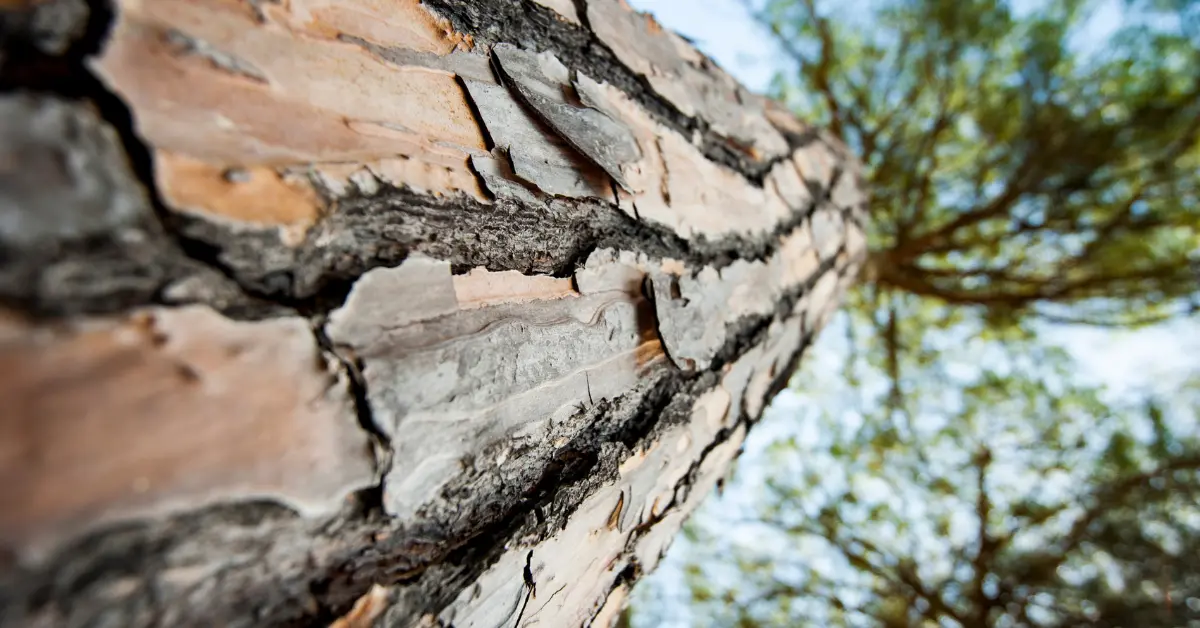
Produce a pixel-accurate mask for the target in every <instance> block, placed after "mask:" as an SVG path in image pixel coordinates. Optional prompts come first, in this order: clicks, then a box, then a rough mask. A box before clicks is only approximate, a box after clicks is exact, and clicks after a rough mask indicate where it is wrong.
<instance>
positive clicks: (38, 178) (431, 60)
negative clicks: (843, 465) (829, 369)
mask: <svg viewBox="0 0 1200 628" xmlns="http://www.w3.org/2000/svg"><path fill="white" fill-rule="evenodd" d="M0 44H2V48H0V54H2V59H0V62H2V63H3V65H2V66H0V86H2V87H3V93H0V250H2V251H3V255H0V296H2V298H3V310H0V314H2V316H0V369H2V372H3V378H0V395H2V398H3V401H4V404H5V406H6V407H5V409H4V412H3V414H2V415H0V472H2V474H3V479H4V481H3V483H2V484H0V623H3V625H5V626H8V625H38V626H84V625H87V626H144V625H163V626H192V625H204V626H243V625H255V626H276V625H310V624H318V623H324V624H328V623H330V622H333V625H336V626H341V627H351V626H368V625H376V624H377V625H388V626H435V625H453V626H457V627H460V628H463V627H467V626H483V627H486V628H492V627H493V626H516V625H525V624H533V623H538V624H539V625H545V626H574V625H587V624H590V625H593V626H603V625H611V623H612V622H613V621H614V619H615V618H616V616H617V615H618V614H619V611H620V609H621V606H622V604H623V601H624V598H625V594H626V593H627V592H628V590H629V587H630V586H631V585H632V583H633V582H634V581H636V580H637V579H638V578H639V577H640V576H641V575H642V574H644V573H646V572H648V571H649V570H651V569H653V568H654V566H655V564H656V563H657V561H658V560H659V558H660V556H661V555H662V553H663V551H664V550H665V548H666V547H667V545H668V544H669V543H670V541H671V538H672V536H673V535H674V534H675V533H676V532H677V531H678V529H679V527H680V525H682V523H683V521H684V519H685V518H686V517H687V515H688V513H689V512H691V511H692V510H693V509H694V508H695V507H696V505H697V504H698V503H699V501H700V500H701V499H702V498H703V497H704V495H705V494H706V493H707V492H708V491H709V490H710V489H711V488H712V487H713V485H714V483H716V482H717V481H718V480H719V479H720V478H721V477H722V476H723V475H724V474H725V473H726V472H727V471H728V468H729V466H730V464H731V462H732V461H733V460H734V459H735V458H736V456H737V454H738V450H739V447H740V444H741V442H742V439H743V437H744V436H745V434H746V430H747V429H749V428H750V427H751V426H752V425H753V424H754V421H755V420H756V419H757V418H758V416H759V415H760V413H761V411H762V409H763V405H764V404H765V403H766V402H767V400H768V399H769V398H770V397H771V396H772V395H773V394H774V393H775V392H776V391H778V390H779V389H780V388H781V387H782V386H783V385H784V384H785V382H786V381H787V379H788V377H789V375H790V374H791V373H792V371H793V369H794V367H795V364H796V362H797V360H798V359H799V357H800V354H801V353H802V351H803V350H804V348H805V347H806V346H807V345H808V343H809V342H810V340H811V339H812V337H813V334H814V333H815V332H816V330H818V329H819V328H820V327H821V324H822V322H823V321H824V320H826V318H827V317H828V316H829V314H830V313H831V312H832V311H833V310H834V309H835V308H836V305H837V301H838V299H839V295H840V293H841V291H842V290H843V289H844V288H845V285H846V284H847V283H848V282H849V281H851V280H852V277H853V274H854V272H855V271H856V269H857V267H858V265H859V263H860V261H861V257H862V253H863V251H864V241H863V236H862V220H863V215H864V199H863V196H862V195H861V193H860V191H859V178H858V176H857V174H856V171H855V170H854V169H853V168H854V166H853V161H852V159H851V158H850V157H849V156H848V155H847V154H846V150H845V149H844V147H842V146H841V145H840V144H838V142H837V141H836V140H834V139H832V138H830V137H827V136H826V135H824V134H823V133H821V132H818V131H815V130H812V129H810V128H808V127H806V126H805V125H803V124H801V123H800V122H798V121H796V120H794V119H792V118H790V117H789V116H788V114H786V112H784V111H783V110H782V109H781V108H779V106H778V105H775V104H772V103H770V102H767V101H765V100H763V99H761V98H759V97H757V96H754V95H751V94H749V93H747V92H745V91H744V90H743V89H742V88H741V87H739V86H738V85H737V84H736V83H735V82H734V81H733V80H732V79H730V78H729V76H728V75H726V74H725V73H723V72H722V71H721V70H720V69H719V68H717V67H715V66H714V65H713V64H712V63H711V62H710V61H708V60H707V59H706V58H704V57H703V56H701V55H700V54H699V53H697V52H696V51H695V50H694V49H693V48H692V47H691V46H690V45H689V44H688V43H686V42H685V41H683V40H682V39H681V38H679V37H677V36H675V35H673V34H670V33H668V32H665V31H663V30H662V29H661V28H660V27H659V26H658V25H657V24H655V23H654V22H653V20H652V19H650V18H648V17H645V16H641V15H638V14H636V13H634V12H632V11H630V10H629V9H628V8H627V7H625V6H624V5H623V3H620V2H619V1H618V0H587V1H586V2H585V1H584V0H574V1H572V0H536V1H535V0H459V1H457V2H455V1H453V0H425V2H424V3H418V2H417V1H416V0H286V1H283V2H270V1H267V0H246V1H245V2H239V1H237V0H120V1H119V2H117V4H116V5H115V6H110V5H108V4H105V3H103V2H100V1H96V2H91V3H90V4H84V0H40V1H39V0H6V1H4V2H2V3H0Z"/></svg>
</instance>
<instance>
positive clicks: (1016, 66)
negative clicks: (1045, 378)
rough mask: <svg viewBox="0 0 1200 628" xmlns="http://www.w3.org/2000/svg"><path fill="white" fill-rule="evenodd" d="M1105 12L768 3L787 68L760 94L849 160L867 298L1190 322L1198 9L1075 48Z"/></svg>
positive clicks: (1197, 204)
mask: <svg viewBox="0 0 1200 628" xmlns="http://www.w3.org/2000/svg"><path fill="white" fill-rule="evenodd" d="M1020 4H1022V5H1027V4H1029V3H1020ZM1102 4H1104V3H1102V2H1089V1H1086V0H1054V1H1048V2H1043V3H1041V6H1039V7H1037V8H1035V9H1033V10H1029V9H1028V8H1026V10H1025V11H1024V12H1017V11H1015V10H1014V9H1013V7H1012V6H1011V5H1010V3H1007V2H1002V1H1000V0H891V1H887V0H877V1H875V2H864V1H859V2H845V3H842V2H829V3H826V4H821V3H819V2H817V1H816V0H771V1H770V2H768V3H767V5H766V7H765V8H763V9H762V10H761V12H759V14H758V15H759V17H760V19H761V21H763V23H764V24H766V25H767V26H768V27H769V28H770V29H771V30H772V31H773V32H774V33H775V34H776V36H777V38H778V39H779V42H780V44H781V46H782V48H783V49H784V50H786V51H787V53H788V55H789V56H790V57H791V59H792V61H793V62H794V63H795V64H796V67H797V70H798V71H797V72H795V73H786V74H781V75H780V76H779V78H778V79H777V82H776V91H777V96H779V97H782V98H783V99H784V100H785V101H786V102H788V103H789V104H791V105H792V106H793V107H795V108H796V109H797V110H799V112H800V114H801V116H802V117H803V118H806V119H815V120H817V121H818V122H820V123H822V124H825V125H827V126H828V127H829V128H830V129H831V130H832V131H833V133H834V134H836V135H837V136H839V137H840V138H841V139H843V140H844V141H845V142H846V143H847V144H848V145H849V146H850V147H851V148H853V149H855V150H856V151H857V152H858V153H859V154H860V155H861V157H862V160H863V162H864V166H865V173H866V175H865V176H866V182H867V184H868V187H869V188H870V190H871V192H872V196H873V198H872V202H871V221H872V224H871V228H872V233H871V238H870V243H871V246H872V249H873V254H872V257H871V261H870V263H869V265H868V269H867V274H866V278H867V279H868V280H869V281H871V282H873V283H874V284H876V285H877V286H879V287H882V288H886V289H889V290H896V291H900V292H905V293H909V294H915V295H920V296H923V297H930V298H934V299H937V300H939V301H940V302H944V303H950V304H958V305H964V306H975V307H982V308H987V309H988V310H990V315H991V316H992V317H993V318H994V320H995V321H999V322H1004V323H1007V322H1011V321H1012V320H1013V318H1014V317H1017V316H1019V315H1025V314H1030V313H1036V314H1041V315H1047V316H1058V317H1064V316H1069V317H1076V318H1079V319H1081V320H1086V321H1089V322H1104V323H1132V322H1144V321H1155V320H1160V319H1161V318H1163V317H1164V316H1169V315H1172V314H1175V313H1178V312H1180V311H1181V310H1190V308H1191V300H1192V298H1193V296H1195V294H1196V285H1197V277H1198V276H1200V275H1198V274H1197V273H1198V271H1200V257H1198V256H1197V255H1196V252H1195V251H1196V249H1197V244H1198V241H1197V228H1198V227H1200V176H1198V174H1197V172H1198V169H1200V142H1198V139H1200V9H1197V6H1196V5H1195V4H1194V3H1190V2H1182V1H1180V0H1174V1H1171V0H1167V1H1160V2H1134V3H1129V6H1128V8H1127V10H1126V13H1125V16H1124V17H1125V19H1126V23H1125V26H1124V28H1122V29H1121V30H1120V31H1119V32H1117V33H1115V34H1114V35H1112V36H1111V37H1110V38H1108V40H1107V41H1104V42H1092V45H1093V47H1094V48H1097V49H1094V50H1079V48H1080V46H1078V45H1073V42H1077V41H1078V40H1079V39H1080V38H1084V37H1087V36H1088V27H1089V24H1091V22H1090V21H1089V18H1090V17H1091V16H1092V15H1093V13H1094V12H1095V10H1096V9H1097V8H1098V7H1100V6H1101V5H1102ZM864 7H865V8H869V9H870V11H868V12H867V13H869V15H870V18H869V19H864V18H863V17H861V15H859V16H857V18H856V17H855V15H856V12H857V13H858V14H861V13H863V8H864ZM830 12H833V13H832V14H831V13H830ZM1061 306H1070V308H1069V310H1064V309H1063V307H1061Z"/></svg>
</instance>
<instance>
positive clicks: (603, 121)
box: [492, 44, 641, 191]
mask: <svg viewBox="0 0 1200 628" xmlns="http://www.w3.org/2000/svg"><path fill="white" fill-rule="evenodd" d="M492 56H493V58H495V59H496V60H497V61H498V67H499V68H500V72H501V73H502V74H503V75H504V77H505V78H506V79H508V80H509V81H510V82H511V87H512V88H513V89H514V90H515V91H516V92H517V94H518V95H520V97H521V100H522V101H524V102H525V104H526V105H528V106H529V107H530V108H531V109H533V110H534V111H536V112H537V114H538V115H539V116H540V117H541V118H542V120H544V121H545V122H546V123H547V124H549V125H550V126H551V127H552V128H554V130H555V131H557V132H558V133H559V134H560V135H561V136H562V137H563V138H564V139H566V140H567V143H569V144H570V145H571V146H573V147H575V149H577V150H578V151H579V152H581V153H583V154H584V155H585V156H587V158H588V159H590V160H592V162H594V163H595V164H596V165H598V166H600V167H601V168H603V169H604V171H605V172H607V173H608V175H609V176H611V177H612V178H613V180H614V181H616V182H617V184H618V185H620V186H621V187H622V188H624V189H625V190H626V191H630V188H629V184H628V183H627V182H626V181H625V177H624V176H623V175H622V173H621V166H622V165H625V164H629V163H632V162H635V161H637V160H638V159H639V158H640V157H641V151H640V150H639V149H638V145H637V142H636V141H635V140H634V138H633V135H632V134H631V133H630V131H629V129H628V128H627V127H625V126H624V125H622V124H620V123H618V122H617V121H615V120H613V119H612V118H610V117H608V116H607V115H605V114H604V113H603V112H601V111H598V110H594V109H588V108H583V107H576V106H573V105H571V104H568V103H567V102H566V99H565V98H564V97H563V95H562V91H563V89H564V88H566V87H568V84H567V83H566V81H562V82H551V81H550V80H548V79H547V76H546V74H545V72H544V71H543V70H542V67H541V66H542V64H539V63H538V58H537V56H536V55H534V54H532V53H529V52H525V51H523V50H521V49H520V48H517V47H515V46H511V45H509V44H497V45H496V46H495V47H494V48H493V49H492ZM554 63H557V61H556V60H555V61H554ZM559 66H560V67H561V64H559Z"/></svg>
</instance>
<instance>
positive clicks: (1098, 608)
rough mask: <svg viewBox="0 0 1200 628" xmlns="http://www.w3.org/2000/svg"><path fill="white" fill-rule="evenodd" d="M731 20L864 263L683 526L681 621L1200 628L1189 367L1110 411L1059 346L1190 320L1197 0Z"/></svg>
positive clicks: (979, 3)
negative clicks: (736, 456)
mask: <svg viewBox="0 0 1200 628" xmlns="http://www.w3.org/2000/svg"><path fill="white" fill-rule="evenodd" d="M747 4H748V6H749V8H750V9H751V10H752V11H753V15H754V16H755V17H756V18H757V19H758V20H759V21H760V22H761V23H762V24H763V25H764V27H765V28H766V29H767V30H769V31H770V32H771V33H773V34H774V36H775V38H776V40H777V41H778V44H779V46H780V48H781V50H783V51H784V52H785V54H786V56H787V60H788V61H789V62H790V67H789V68H788V69H786V70H785V71H783V72H781V73H780V74H779V75H778V77H777V78H776V81H775V84H774V90H775V92H776V93H775V94H774V95H775V96H776V97H778V98H780V99H782V100H783V101H784V102H786V103H787V104H789V105H790V106H791V107H793V108H794V109H796V110H797V112H798V113H799V115H800V116H801V117H802V118H805V119H808V120H813V121H814V122H815V123H817V124H823V125H825V126H826V127H827V128H829V129H830V130H831V132H832V133H833V134H835V135H837V136H838V137H839V138H840V139H842V141H844V142H845V143H846V144H847V145H848V146H849V147H850V148H851V149H853V150H854V151H856V152H857V153H858V154H859V155H860V156H861V160H862V163H863V176H864V178H865V179H866V185H867V187H868V189H869V190H870V191H871V195H872V201H871V205H870V217H871V218H870V224H869V229H870V233H869V244H870V248H871V255H870V259H869V261H868V263H867V267H866V268H865V270H864V273H863V276H862V277H861V281H860V282H859V285H858V286H857V287H856V288H855V289H854V290H853V291H852V293H851V294H850V295H849V296H848V298H847V303H846V305H845V307H844V311H843V313H842V314H841V315H840V318H839V320H838V322H837V323H836V325H834V326H833V328H831V329H829V330H828V331H827V332H826V335H827V336H828V335H829V334H833V333H838V334H841V336H842V337H840V338H837V339H836V342H833V341H828V342H826V340H828V339H825V340H823V344H825V345H828V346H827V347H826V351H825V353H826V357H827V358H828V359H826V360H825V361H823V362H818V363H815V364H814V363H812V360H810V363H809V364H808V366H807V367H806V368H805V369H804V370H803V371H802V372H801V373H800V374H799V375H798V376H797V378H796V379H795V380H794V382H795V386H796V387H797V388H798V389H799V390H801V391H802V394H803V395H805V396H806V397H807V398H808V399H809V401H810V403H808V404H806V405H805V407H804V409H803V411H796V412H794V414H797V415H798V416H791V417H787V420H788V421H789V423H790V424H789V425H788V426H787V427H785V428H781V429H779V430H777V431H778V432H779V433H781V434H783V437H781V438H779V439H778V440H777V441H776V442H774V443H773V444H772V445H771V446H770V448H769V450H768V453H767V454H766V459H765V461H763V462H761V464H758V465H757V466H758V467H764V466H765V467H766V468H767V471H765V472H764V471H762V470H761V469H759V471H758V472H756V474H754V475H746V474H740V473H739V475H738V476H737V477H735V480H734V481H733V482H731V483H730V486H729V488H728V489H727V492H726V496H725V497H723V498H721V500H720V501H721V502H722V503H720V504H717V505H715V506H714V507H712V508H707V509H705V510H704V512H703V513H702V514H701V515H699V516H698V518H697V521H695V522H694V523H693V524H691V525H690V526H689V528H688V537H687V539H685V540H684V541H683V542H682V545H683V546H684V547H685V552H686V553H685V559H684V560H685V562H686V568H685V573H686V584H687V589H688V590H689V591H690V598H691V599H690V602H689V603H690V605H691V606H692V607H693V608H694V609H695V611H696V612H694V613H693V618H694V619H697V623H698V624H699V625H722V626H723V625H745V626H758V625H821V626H824V625H848V626H964V627H975V626H1020V625H1044V626H1077V625H1078V626H1082V625H1088V626H1093V625H1096V626H1163V627H1165V626H1177V625H1189V623H1188V622H1189V621H1193V622H1200V567H1196V566H1194V565H1193V564H1192V563H1194V559H1193V558H1192V557H1194V556H1196V555H1197V552H1198V551H1200V506H1198V502H1200V440H1198V439H1197V437H1196V435H1197V434H1198V433H1200V431H1198V430H1197V428H1198V427H1200V426H1198V425H1197V416H1196V411H1195V407H1196V402H1198V401H1200V396H1198V395H1200V384H1198V383H1197V382H1200V380H1197V379H1192V380H1189V381H1191V382H1192V383H1190V384H1188V385H1187V386H1183V387H1181V389H1180V390H1178V391H1174V392H1172V393H1171V394H1169V395H1166V396H1154V395H1149V396H1143V397H1141V398H1130V397H1129V396H1128V395H1126V396H1115V395H1113V394H1110V392H1108V391H1105V390H1104V389H1103V388H1101V387H1099V386H1097V385H1095V384H1094V383H1093V382H1089V381H1084V380H1083V379H1081V378H1080V377H1078V376H1077V371H1078V365H1077V364H1075V363H1074V362H1073V361H1072V359H1071V357H1070V356H1069V355H1068V354H1067V353H1066V352H1065V351H1064V350H1063V349H1061V348H1059V347H1058V346H1056V345H1055V343H1054V342H1053V331H1054V330H1055V329H1058V328H1060V327H1056V326H1055V324H1062V323H1066V324H1069V325H1074V324H1091V325H1103V326H1137V325H1144V324H1151V323H1156V322H1161V321H1163V320H1166V319H1169V318H1171V317H1179V316H1181V315H1190V314H1194V313H1195V312H1196V310H1197V308H1198V307H1200V299H1197V294H1198V290H1197V288H1198V286H1200V282H1198V277H1200V274H1198V273H1200V247H1198V246H1197V245H1198V244H1200V241H1198V235H1200V3H1195V2H1190V1H1188V0H1130V1H1124V2H1121V1H1118V0H1103V1H1101V0H1097V1H1088V0H1047V1H1045V2H1036V3H1035V2H1031V1H1019V2H1004V1H1003V0H877V1H868V0H859V1H857V2H837V1H835V0H829V1H826V2H822V1H821V0H769V1H768V2H766V4H765V5H764V4H761V3H753V2H748V3H747ZM1048 323H1049V325H1048ZM731 494H732V496H730V495H731ZM649 586H650V587H657V586H658V585H657V584H655V583H654V582H653V581H652V582H651V584H650V585H649ZM660 592H661V591H660ZM640 599H643V600H644V599H645V598H644V597H643V598H640ZM648 613H649V614H644V615H639V616H635V617H640V618H642V619H645V621H646V623H643V624H639V625H654V624H655V623H656V620H655V618H654V615H653V609H650V610H649V611H648ZM646 618H649V619H646ZM635 623H637V622H635Z"/></svg>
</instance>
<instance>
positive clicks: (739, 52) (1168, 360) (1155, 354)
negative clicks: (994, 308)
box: [628, 0, 1200, 626]
mask: <svg viewBox="0 0 1200 628" xmlns="http://www.w3.org/2000/svg"><path fill="white" fill-rule="evenodd" d="M628 2H629V3H630V4H631V5H632V6H633V7H634V8H636V9H638V10H640V11H645V12H649V13H652V14H653V15H654V16H655V18H656V19H657V20H658V21H659V22H660V23H661V24H662V25H663V26H664V27H666V28H667V29H670V30H674V31H676V32H678V33H680V34H681V35H684V36H685V37H687V38H688V39H690V40H692V41H693V42H694V43H695V45H696V46H697V47H698V48H699V49H700V50H701V51H702V52H704V53H705V54H707V55H708V56H709V57H710V58H712V59H713V60H714V61H716V62H717V64H719V65H720V66H721V67H723V68H724V69H725V70H726V71H728V72H729V73H730V74H732V75H733V76H734V77H735V78H737V79H738V80H739V81H740V82H741V83H742V84H743V85H745V86H746V87H748V88H749V89H751V90H753V91H757V92H760V93H761V92H764V91H766V90H767V88H768V86H769V84H770V81H771V79H772V77H773V76H774V74H775V73H776V72H777V71H779V70H780V69H781V68H786V67H787V61H786V60H785V59H784V58H783V55H781V54H780V53H779V51H778V49H777V48H776V46H775V44H774V43H773V42H772V41H771V39H770V37H768V36H767V34H766V32H765V31H764V30H763V29H762V28H761V27H760V26H758V25H757V24H755V23H754V21H753V20H752V19H750V17H749V15H748V13H747V11H746V9H745V7H744V4H743V2H742V0H628ZM1037 2H1038V0H1015V1H1014V4H1015V5H1016V9H1017V10H1018V11H1021V10H1022V9H1027V8H1029V7H1032V6H1035V5H1036V4H1037ZM1119 2H1120V0H1108V1H1106V2H1104V3H1102V4H1101V5H1100V6H1099V8H1098V10H1097V11H1096V12H1095V13H1094V14H1093V16H1092V19H1091V21H1090V23H1089V25H1088V27H1087V28H1085V29H1083V32H1081V33H1080V35H1079V39H1078V41H1077V42H1076V45H1078V47H1079V49H1080V50H1081V51H1087V50H1088V49H1096V48H1093V47H1094V46H1096V45H1097V44H1096V42H1101V41H1103V40H1104V39H1105V37H1106V36H1107V35H1108V34H1110V33H1112V32H1113V31H1114V30H1115V29H1116V28H1117V27H1118V26H1119V20H1120V10H1119V7H1118V3H1119ZM1046 331H1047V336H1045V337H1048V338H1050V339H1051V341H1052V342H1056V343H1058V344H1060V345H1061V346H1062V347H1063V348H1065V349H1066V350H1067V351H1068V352H1069V353H1070V354H1071V355H1072V356H1073V357H1074V358H1075V359H1076V361H1077V363H1078V365H1079V372H1078V375H1079V376H1080V377H1081V378H1082V379H1083V380H1084V381H1086V382H1089V383H1093V384H1099V385H1102V386H1105V387H1106V388H1107V389H1108V391H1109V395H1110V396H1111V397H1113V398H1119V397H1127V396H1131V395H1142V394H1146V393H1158V394H1167V393H1170V392H1171V391H1172V389H1175V388H1177V387H1178V385H1179V384H1180V383H1182V381H1183V380H1184V379H1185V378H1186V376H1187V375H1188V374H1189V373H1194V372H1196V371H1197V370H1200V325H1198V324H1197V323H1196V322H1186V321H1177V322H1173V323H1169V324H1165V325H1159V326H1156V327H1151V328H1147V329H1142V330H1136V331H1129V330H1113V329H1099V328H1088V327H1080V326H1064V325H1058V326H1054V327H1048V328H1047V329H1046ZM835 334H836V332H835ZM835 334H826V335H825V336H824V337H822V338H821V339H820V340H819V342H818V343H817V344H816V345H815V346H814V347H812V349H811V350H810V352H809V355H808V356H806V359H807V360H822V359H823V358H824V357H826V355H827V354H828V352H831V351H836V350H837V349H836V347H835V346H834V345H836V343H837V339H836V338H834V337H833V336H834V335H835ZM823 354H826V355H823ZM810 404H811V400H809V399H806V398H805V395H804V393H803V391H802V390H797V388H796V387H792V388H788V389H785V390H784V391H783V392H781V393H780V394H779V395H778V396H777V397H776V398H775V400H774V401H773V402H772V404H771V406H770V407H769V408H768V409H767V410H766V415H765V417H764V420H763V421H762V422H761V423H760V424H759V425H758V426H756V428H755V430H754V431H752V432H751V434H750V436H749V438H748V439H747V442H746V447H745V452H744V454H743V456H742V459H741V460H742V462H741V463H739V464H740V466H742V468H747V467H749V468H754V467H760V468H761V467H762V466H763V465H756V464H753V460H755V459H756V458H758V457H760V456H765V450H766V448H767V446H768V445H769V444H770V443H771V442H772V441H774V440H775V439H778V438H780V437H781V436H784V435H788V434H794V433H795V429H794V428H795V425H796V417H798V416H799V415H800V414H801V413H803V412H804V411H805V408H806V407H807V406H808V405H810ZM747 462H749V463H751V464H745V463H747ZM681 569H682V561H681V560H680V557H678V556H672V555H671V553H669V554H668V556H667V559H666V560H665V561H664V562H663V563H662V564H661V565H660V567H659V570H658V573H656V574H655V575H654V576H653V579H654V580H655V581H656V590H657V592H658V593H659V594H664V595H667V596H669V597H671V598H674V599H673V600H664V601H663V602H664V603H665V604H664V606H665V608H664V607H659V608H660V610H666V611H669V612H668V613H667V615H666V616H662V615H660V616H657V617H655V618H653V620H652V621H653V623H654V624H655V625H661V626H686V625H689V624H690V623H692V622H691V621H690V620H689V618H688V614H687V613H688V609H687V608H686V604H685V602H684V596H685V594H686V590H685V588H684V585H683V578H682V571H681ZM671 615H674V616H671ZM640 619H641V620H642V621H636V622H635V623H636V624H638V625H648V624H645V622H644V620H645V619H646V618H640Z"/></svg>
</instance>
